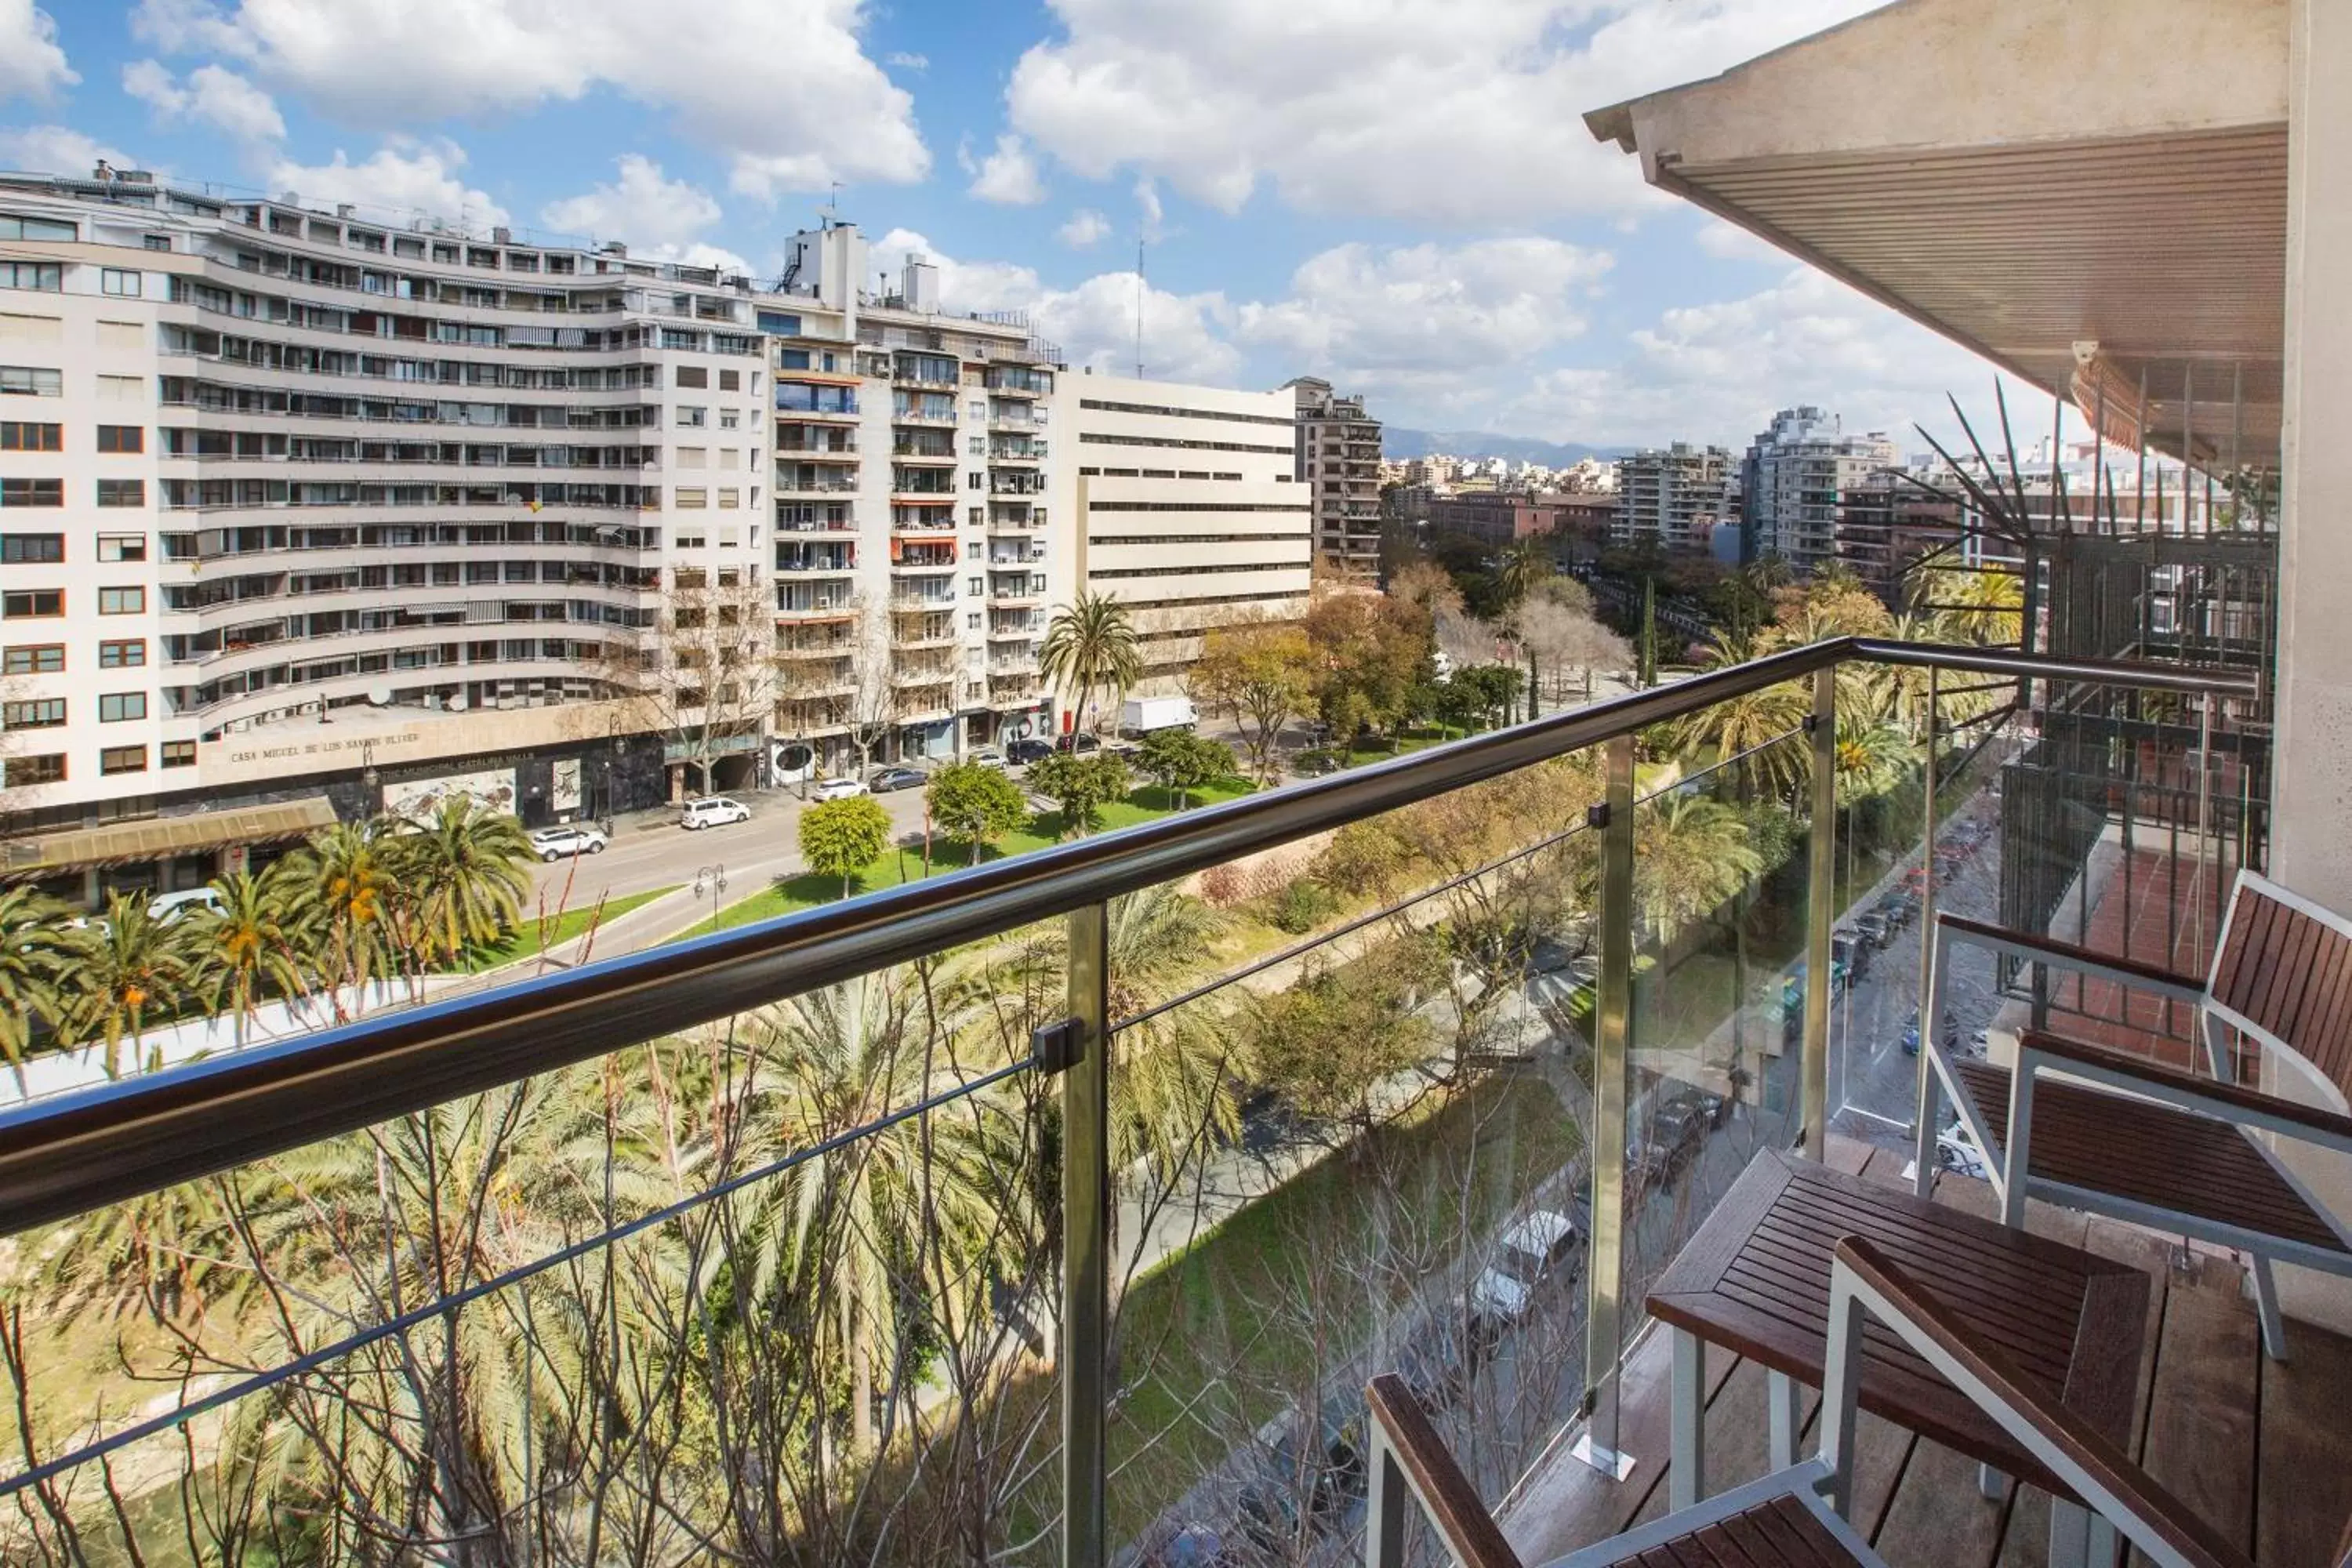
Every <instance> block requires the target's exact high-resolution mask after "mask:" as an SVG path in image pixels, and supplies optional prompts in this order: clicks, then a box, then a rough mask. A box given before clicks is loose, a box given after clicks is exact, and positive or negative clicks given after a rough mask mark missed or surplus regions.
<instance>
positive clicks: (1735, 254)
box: [1698, 217, 1789, 267]
mask: <svg viewBox="0 0 2352 1568" xmlns="http://www.w3.org/2000/svg"><path fill="white" fill-rule="evenodd" d="M1698 247H1699V248H1700V249H1701V250H1703V251H1705V252H1706V254H1708V255H1709V256H1712V257H1714V258H1716V259H1717V260H1718V261H1761V262H1765V263H1767V264H1769V265H1771V266H1775V267H1786V266H1787V265H1788V264H1789V253H1788V252H1787V251H1785V250H1782V249H1781V248H1780V247H1779V246H1776V245H1773V244H1770V243H1769V242H1768V241H1766V240H1762V239H1759V238H1758V237H1756V236H1754V235H1752V234H1750V233H1748V231H1747V230H1746V229H1744V228H1742V227H1740V226H1738V224H1736V223H1727V222H1726V221H1725V220H1724V219H1722V218H1719V217H1710V218H1708V219H1707V220H1706V223H1704V224H1703V225H1701V226H1700V227H1699V231H1698Z"/></svg>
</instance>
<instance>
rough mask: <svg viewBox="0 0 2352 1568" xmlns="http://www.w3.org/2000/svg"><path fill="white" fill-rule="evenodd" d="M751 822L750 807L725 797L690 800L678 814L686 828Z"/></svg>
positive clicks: (712, 796)
mask: <svg viewBox="0 0 2352 1568" xmlns="http://www.w3.org/2000/svg"><path fill="white" fill-rule="evenodd" d="M820 787H821V786H820ZM749 821H751V807H750V806H748V805H744V804H743V803H742V802H741V801H740V800H735V799H732V798H730V797H729V796H727V795H705V796H704V797H703V798H702V799H700V800H689V801H688V802H687V803H686V805H684V806H682V807H681V808H679V811H678V814H677V825H678V826H680V827H685V828H704V827H724V826H727V825H728V824H729V823H730V822H749Z"/></svg>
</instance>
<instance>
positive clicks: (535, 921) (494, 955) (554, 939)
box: [463, 882, 680, 974]
mask: <svg viewBox="0 0 2352 1568" xmlns="http://www.w3.org/2000/svg"><path fill="white" fill-rule="evenodd" d="M679 886H680V884H678V883H676V882H673V883H671V884H670V885H669V886H668V887H667V888H656V889H653V890H652V891H651V892H646V893H630V894H628V895H626V896H625V897H622V898H618V899H607V900H604V907H603V908H601V909H599V908H597V907H596V906H594V905H591V906H589V907H588V908H586V909H583V910H565V911H564V912H563V913H562V914H560V915H558V916H556V917H555V919H553V920H551V921H541V920H540V919H539V918H537V917H536V916H531V915H526V916H525V917H524V919H523V921H522V922H521V923H520V925H518V926H517V927H516V928H515V930H514V934H512V935H511V936H509V937H508V938H507V940H506V941H504V942H500V943H499V944H498V945H497V946H496V947H486V948H483V949H481V950H480V951H478V952H475V953H473V954H472V955H470V956H469V957H468V958H467V961H466V963H465V964H464V966H463V973H467V974H479V973H482V972H483V971H484V970H486V969H497V968H499V967H500V966H502V965H504V964H509V963H515V962H517V961H519V960H520V959H525V958H530V957H533V956H535V955H536V954H537V953H538V952H540V951H541V949H543V948H549V947H561V946H562V945H563V944H564V943H565V942H570V941H571V940H572V938H573V937H576V936H578V935H579V934H580V933H581V932H582V931H586V930H587V929H588V926H589V922H590V921H595V922H597V923H599V924H602V923H605V922H609V921H616V920H618V919H620V918H621V917H622V916H623V915H625V914H627V913H628V912H629V911H630V910H634V909H635V908H636V907H637V906H638V905H640V904H649V903H651V902H653V901H654V900H656V899H658V898H660V897H661V896H662V895H663V894H664V893H674V892H676V891H677V889H678V888H679Z"/></svg>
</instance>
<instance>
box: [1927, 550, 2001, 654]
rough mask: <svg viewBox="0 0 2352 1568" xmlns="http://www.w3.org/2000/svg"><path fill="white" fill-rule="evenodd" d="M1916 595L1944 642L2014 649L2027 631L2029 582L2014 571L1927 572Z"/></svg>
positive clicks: (1982, 569)
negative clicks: (2026, 596)
mask: <svg viewBox="0 0 2352 1568" xmlns="http://www.w3.org/2000/svg"><path fill="white" fill-rule="evenodd" d="M1913 594H1914V603H1915V604H1916V605H1919V606H1920V607H1922V608H1923V609H1925V610H1926V611H1927V614H1928V615H1929V616H1930V617H1931V622H1932V624H1933V625H1934V626H1935V628H1936V631H1937V635H1938V636H1939V637H1941V638H1942V639H1943V640H1944V641H1946V642H1963V643H1975V644H1977V645H1978V646H1979V647H2014V646H2016V644H2017V641H2018V637H2019V635H2020V633H2021V630H2022V628H2023V623H2024V612H2025V579H2024V578H2023V577H2021V576H2019V575H2018V574H2015V573H2013V572H1996V571H1992V570H1990V569H1987V568H1979V569H1976V570H1974V571H1958V570H1951V571H1936V572H1928V573H1923V574H1921V575H1920V577H1919V580H1918V582H1917V584H1916V586H1915V588H1914V590H1913Z"/></svg>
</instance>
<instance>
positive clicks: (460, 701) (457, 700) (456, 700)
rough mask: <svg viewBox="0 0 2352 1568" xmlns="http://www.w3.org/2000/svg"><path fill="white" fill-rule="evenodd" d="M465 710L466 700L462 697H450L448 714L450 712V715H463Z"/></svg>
mask: <svg viewBox="0 0 2352 1568" xmlns="http://www.w3.org/2000/svg"><path fill="white" fill-rule="evenodd" d="M465 710H466V700H465V699H464V698H463V697H452V698H451V699H449V711H450V712H452V713H463V712H464V711H465Z"/></svg>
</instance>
